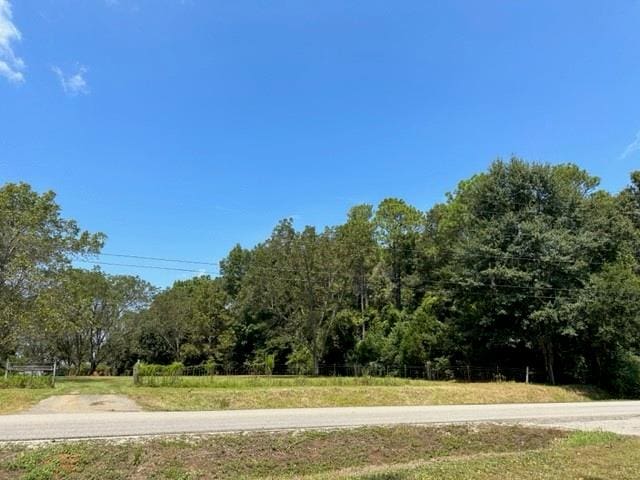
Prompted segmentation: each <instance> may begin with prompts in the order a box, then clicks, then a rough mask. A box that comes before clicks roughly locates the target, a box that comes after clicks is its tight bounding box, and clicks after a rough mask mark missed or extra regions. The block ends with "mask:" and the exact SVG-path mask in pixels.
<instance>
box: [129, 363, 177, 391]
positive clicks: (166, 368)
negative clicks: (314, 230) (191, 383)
mask: <svg viewBox="0 0 640 480" xmlns="http://www.w3.org/2000/svg"><path fill="white" fill-rule="evenodd" d="M137 369H138V372H137V375H136V376H135V378H134V382H135V383H136V385H146V386H149V387H155V386H171V385H176V384H178V383H180V381H181V376H182V374H183V372H184V364H182V362H173V363H172V364H170V365H156V364H146V363H140V364H139V365H138V366H137Z"/></svg>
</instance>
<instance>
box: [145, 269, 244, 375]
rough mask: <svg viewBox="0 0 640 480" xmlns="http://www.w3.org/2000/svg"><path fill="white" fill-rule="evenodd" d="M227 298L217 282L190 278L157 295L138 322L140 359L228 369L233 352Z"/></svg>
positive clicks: (221, 285) (203, 277) (230, 319)
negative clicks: (206, 363) (207, 363)
mask: <svg viewBox="0 0 640 480" xmlns="http://www.w3.org/2000/svg"><path fill="white" fill-rule="evenodd" d="M228 303H229V296H228V294H227V293H226V292H225V290H224V288H223V284H222V281H221V280H220V279H212V278H211V277H209V276H200V277H194V278H192V279H189V280H183V281H178V282H175V283H174V284H173V285H172V286H171V288H169V289H167V290H165V291H163V292H161V293H159V294H158V295H157V296H156V297H155V298H154V299H153V302H152V303H151V306H150V308H149V309H148V311H147V312H145V314H144V315H143V317H142V318H141V320H140V324H141V328H140V331H139V335H140V340H139V341H140V343H141V347H142V348H141V355H142V357H143V358H144V359H145V360H151V361H157V360H158V359H161V360H162V359H166V358H169V359H170V360H173V361H181V362H185V363H187V364H197V363H201V362H203V361H205V360H212V361H214V362H217V363H219V364H223V365H225V366H226V365H228V364H229V361H230V355H231V352H232V349H233V343H234V336H233V330H232V317H231V314H230V311H229V308H228Z"/></svg>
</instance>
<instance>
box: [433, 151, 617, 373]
mask: <svg viewBox="0 0 640 480" xmlns="http://www.w3.org/2000/svg"><path fill="white" fill-rule="evenodd" d="M597 184H598V180H597V179H596V178H594V177H591V176H589V175H588V174H587V173H586V172H584V171H583V170H580V169H579V168H577V167H575V166H573V165H558V166H550V165H542V164H527V163H525V162H523V161H521V160H519V159H512V160H511V161H510V162H507V163H505V162H502V161H497V162H495V163H494V164H493V165H492V166H491V168H490V169H489V172H488V173H486V174H482V175H477V176H475V177H474V178H472V179H471V180H470V181H467V182H464V183H462V184H461V185H460V187H459V189H458V191H457V192H456V193H455V194H454V195H453V196H451V198H450V200H449V205H450V207H449V208H450V210H451V211H452V212H453V217H452V218H450V219H448V220H447V221H443V222H444V224H445V226H446V228H448V229H451V228H452V225H451V224H454V225H455V227H454V229H456V230H457V231H458V233H457V234H456V235H453V236H449V238H458V239H459V240H458V241H457V242H456V243H455V245H454V248H453V251H454V255H453V258H452V261H451V262H449V263H448V265H446V266H445V267H444V268H443V269H442V271H441V275H442V278H443V286H446V287H447V289H448V290H449V291H450V292H452V293H451V295H452V297H453V299H454V300H453V301H454V304H455V309H456V311H458V312H460V313H459V315H458V319H459V320H460V321H462V324H460V325H459V327H460V328H461V329H462V330H463V331H465V332H466V334H467V338H468V341H469V342H470V343H471V344H473V345H475V348H474V352H475V354H476V355H477V354H478V353H479V352H481V351H482V350H483V349H484V351H485V352H487V353H489V352H491V353H492V354H493V355H494V356H495V357H500V358H502V359H516V358H519V359H521V360H522V359H525V358H526V356H527V351H529V350H531V349H537V350H538V351H539V352H540V355H541V357H542V359H543V361H544V365H545V369H546V371H547V374H548V378H549V380H550V381H551V382H552V383H554V382H555V381H556V374H555V368H554V365H555V360H556V358H557V357H558V355H559V350H560V349H561V348H560V346H561V345H564V344H566V343H567V342H571V341H573V339H574V338H575V336H576V328H575V325H573V324H571V321H570V320H571V316H570V315H569V314H568V312H569V311H570V310H571V308H572V305H573V304H574V303H575V297H576V292H579V291H580V289H582V288H583V286H584V285H585V284H586V282H588V280H589V276H590V274H591V273H592V272H595V271H597V270H598V269H599V268H601V265H602V263H603V262H606V261H610V260H612V259H614V258H615V257H616V254H617V251H618V250H619V249H620V246H621V244H622V243H623V242H624V241H625V236H626V234H624V235H623V234H622V233H623V232H625V231H626V230H627V229H626V226H625V225H624V221H623V220H622V218H621V216H620V215H619V214H617V213H616V209H615V202H614V201H613V200H612V198H611V197H610V196H607V195H604V194H602V193H598V194H596V193H594V191H595V188H596V186H597ZM618 234H620V235H618ZM443 248H444V249H446V250H448V249H450V248H451V246H450V245H447V246H444V247H443Z"/></svg>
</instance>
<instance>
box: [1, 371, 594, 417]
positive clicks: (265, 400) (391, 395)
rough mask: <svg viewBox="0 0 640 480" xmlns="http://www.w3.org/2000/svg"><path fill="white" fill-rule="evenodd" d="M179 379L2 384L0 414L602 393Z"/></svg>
mask: <svg viewBox="0 0 640 480" xmlns="http://www.w3.org/2000/svg"><path fill="white" fill-rule="evenodd" d="M179 385H180V386H158V387H150V386H134V385H133V381H132V379H131V378H130V377H94V378H92V377H75V378H61V379H59V380H58V382H57V384H56V387H55V388H54V389H47V388H45V389H15V388H9V389H0V413H13V412H18V411H20V410H24V409H26V408H28V407H29V406H31V405H33V404H35V403H37V402H38V401H39V400H42V399H43V398H46V397H48V396H51V395H61V394H82V393H87V394H88V393H90V394H107V393H115V394H123V395H127V396H129V397H130V398H132V399H134V400H136V401H137V402H138V403H139V404H140V405H141V406H142V407H143V408H144V409H146V410H217V409H243V408H286V407H330V406H365V405H443V404H465V403H466V404H469V403H520V402H578V401H588V400H599V399H603V398H605V395H604V394H603V392H601V391H599V390H597V389H593V388H589V387H572V386H556V387H552V386H546V385H525V384H522V383H511V382H504V383H458V382H434V381H425V380H409V379H398V378H371V377H364V378H362V377H358V378H341V377H335V378H334V377H319V378H313V377H249V376H246V377H244V376H243V377H239V376H237V377H213V378H185V379H184V380H183V381H181V382H180V384H179Z"/></svg>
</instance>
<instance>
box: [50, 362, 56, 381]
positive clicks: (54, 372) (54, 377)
mask: <svg viewBox="0 0 640 480" xmlns="http://www.w3.org/2000/svg"><path fill="white" fill-rule="evenodd" d="M56 364H57V362H56V361H55V360H54V361H53V372H52V373H51V386H52V387H55V386H56Z"/></svg>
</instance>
